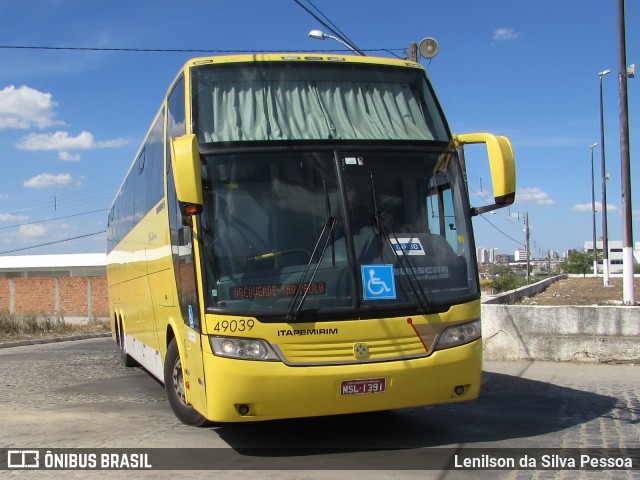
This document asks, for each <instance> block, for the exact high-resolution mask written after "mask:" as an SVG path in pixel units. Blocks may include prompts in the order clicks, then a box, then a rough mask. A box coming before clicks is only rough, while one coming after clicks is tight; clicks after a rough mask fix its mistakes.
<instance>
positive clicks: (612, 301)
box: [518, 277, 640, 305]
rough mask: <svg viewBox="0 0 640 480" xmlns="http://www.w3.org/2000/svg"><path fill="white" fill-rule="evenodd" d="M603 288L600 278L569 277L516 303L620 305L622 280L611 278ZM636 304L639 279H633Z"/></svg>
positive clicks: (638, 298) (639, 299) (639, 286)
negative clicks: (608, 284)
mask: <svg viewBox="0 0 640 480" xmlns="http://www.w3.org/2000/svg"><path fill="white" fill-rule="evenodd" d="M610 284H611V285H610V286H608V287H605V286H604V282H603V279H602V277H598V278H580V277H571V278H566V279H563V280H558V281H557V282H555V283H553V284H552V285H550V286H549V287H548V288H547V289H546V290H544V291H543V292H541V293H539V294H538V295H535V296H533V297H527V298H524V299H522V300H521V301H520V302H518V303H519V304H521V305H622V278H618V277H615V278H611V279H610ZM634 288H635V299H636V304H638V302H640V279H639V278H635V279H634Z"/></svg>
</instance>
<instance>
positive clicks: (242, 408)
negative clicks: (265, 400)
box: [236, 403, 249, 417]
mask: <svg viewBox="0 0 640 480" xmlns="http://www.w3.org/2000/svg"><path fill="white" fill-rule="evenodd" d="M236 409H237V410H238V413H239V414H240V415H242V416H243V417H244V416H245V415H249V405H246V404H244V403H242V404H240V405H236Z"/></svg>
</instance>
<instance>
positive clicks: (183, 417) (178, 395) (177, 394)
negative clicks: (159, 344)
mask: <svg viewBox="0 0 640 480" xmlns="http://www.w3.org/2000/svg"><path fill="white" fill-rule="evenodd" d="M164 388H165V390H166V391H167V399H168V400H169V405H170V406H171V410H173V413H174V414H175V415H176V417H178V420H180V421H181V422H182V423H186V424H187V425H192V426H194V427H199V426H201V425H202V424H204V423H205V422H206V421H207V419H206V418H204V417H203V416H202V415H200V414H199V413H198V412H197V411H196V409H195V408H193V407H192V406H191V405H189V404H188V403H187V401H186V399H185V392H184V378H183V376H182V362H181V361H180V352H178V345H176V339H175V338H174V339H172V340H171V342H170V343H169V346H168V348H167V356H166V358H165V362H164Z"/></svg>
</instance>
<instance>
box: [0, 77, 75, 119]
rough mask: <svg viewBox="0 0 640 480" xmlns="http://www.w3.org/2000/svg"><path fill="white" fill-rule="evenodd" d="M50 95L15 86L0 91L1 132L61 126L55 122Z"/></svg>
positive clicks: (53, 104) (53, 103)
mask: <svg viewBox="0 0 640 480" xmlns="http://www.w3.org/2000/svg"><path fill="white" fill-rule="evenodd" d="M56 106H57V103H56V102H54V101H53V99H52V95H51V94H50V93H43V92H39V91H38V90H34V89H33V88H29V87H27V86H25V85H23V86H21V87H18V88H16V87H15V86H13V85H9V86H8V87H5V88H3V89H2V90H0V130H1V129H5V128H19V129H24V128H31V127H33V126H36V127H38V128H45V127H50V126H51V125H59V124H62V123H63V122H60V121H56V120H54V116H55V113H54V112H53V109H54V107H56Z"/></svg>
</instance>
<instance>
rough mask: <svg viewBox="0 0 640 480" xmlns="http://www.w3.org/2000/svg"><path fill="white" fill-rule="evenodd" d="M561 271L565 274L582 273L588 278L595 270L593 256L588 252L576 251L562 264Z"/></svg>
mask: <svg viewBox="0 0 640 480" xmlns="http://www.w3.org/2000/svg"><path fill="white" fill-rule="evenodd" d="M560 269H561V270H562V271H563V272H565V273H581V274H582V276H583V277H584V276H586V274H587V273H590V272H591V271H592V270H593V255H592V254H591V253H587V252H578V251H577V250H574V251H573V252H571V255H569V257H568V258H567V259H566V260H565V261H564V262H562V263H561V264H560Z"/></svg>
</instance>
